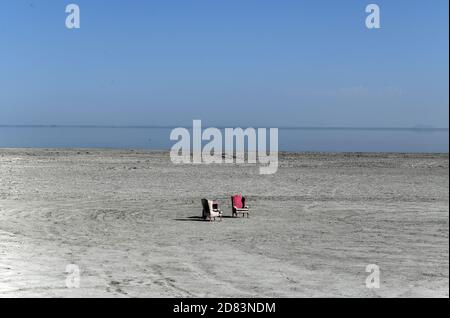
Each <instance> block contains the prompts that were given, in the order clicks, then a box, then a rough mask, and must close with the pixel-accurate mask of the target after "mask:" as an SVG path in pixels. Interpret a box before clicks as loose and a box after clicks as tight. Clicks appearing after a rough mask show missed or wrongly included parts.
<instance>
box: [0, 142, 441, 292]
mask: <svg viewBox="0 0 450 318" xmlns="http://www.w3.org/2000/svg"><path fill="white" fill-rule="evenodd" d="M448 173H449V167H448V154H442V155H438V154H436V155H433V154H331V153H329V154H313V153H309V154H294V153H283V154H280V167H279V170H278V172H277V173H276V174H274V175H260V174H259V172H258V166H256V165H249V164H246V165H217V164H216V165H175V164H173V163H172V162H171V161H170V158H169V153H168V152H156V151H153V152H150V151H138V150H136V151H132V150H97V149H77V150H60V149H59V150H57V149H48V150H46V149H42V150H37V149H0V297H30V296H33V297H34V296H42V297H322V296H325V297H328V296H330V297H416V296H418V297H422V296H423V297H431V296H437V297H448V296H449V176H448ZM238 191H242V192H243V193H244V195H246V196H247V202H248V204H249V205H250V208H251V216H250V218H248V219H247V218H231V217H230V216H231V207H230V195H231V194H233V193H234V192H238ZM203 197H205V198H208V199H218V200H219V202H220V208H221V209H222V210H223V212H224V215H225V216H226V217H225V218H224V219H223V221H222V222H204V221H202V220H201V219H199V218H198V217H199V216H200V215H201V212H202V211H201V202H200V200H201V199H202V198H203ZM69 264H74V265H76V266H78V267H79V269H80V286H79V288H68V287H67V286H66V278H67V275H68V274H67V273H66V267H67V265H69ZM368 264H376V265H377V266H379V268H380V272H381V281H380V288H378V289H368V288H367V287H366V284H365V281H366V277H367V276H368V275H369V273H366V271H365V269H366V266H367V265H368Z"/></svg>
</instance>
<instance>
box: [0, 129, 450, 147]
mask: <svg viewBox="0 0 450 318" xmlns="http://www.w3.org/2000/svg"><path fill="white" fill-rule="evenodd" d="M171 130H172V129H171V128H152V127H62V126H55V127H48V126H45V127H27V126H8V127H5V126H0V148H124V149H157V150H164V149H170V148H171V146H172V145H173V144H174V143H175V141H171V140H170V139H169V136H170V132H171ZM279 148H280V150H281V151H313V152H316V151H317V152H433V153H435V152H440V153H448V148H449V131H448V129H426V128H425V129H400V128H399V129H395V128H390V129H383V128H280V129H279Z"/></svg>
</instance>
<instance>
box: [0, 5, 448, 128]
mask: <svg viewBox="0 0 450 318" xmlns="http://www.w3.org/2000/svg"><path fill="white" fill-rule="evenodd" d="M71 2H73V3H77V4H78V5H79V6H80V8H81V29H79V30H68V29H66V28H65V19H66V15H67V14H66V13H65V6H66V5H67V4H69V3H71ZM369 3H377V4H379V6H380V7H381V24H382V28H381V29H380V30H368V29H366V27H365V23H364V21H365V17H366V13H365V6H366V5H367V4H369ZM0 41H1V44H0V124H101V125H153V124H156V125H189V124H191V123H192V119H202V120H203V121H204V122H205V124H210V125H231V126H237V125H240V126H245V127H246V126H250V125H254V126H258V125H260V126H272V127H277V126H381V127H383V126H397V127H398V126H400V127H409V126H414V125H416V124H423V125H433V126H435V127H448V112H449V96H448V85H449V73H448V68H449V65H448V55H449V51H448V45H449V43H448V1H447V0H433V1H429V0H420V1H418V0H408V1H406V0H405V1H400V0H395V1H392V0H389V1H381V0H378V1H375V0H366V1H360V0H343V1H334V0H333V1H331V0H327V1H324V0H309V1H301V0H295V1H287V0H283V1H275V0H271V1H268V0H177V1H174V0H164V1H162V0H161V1H144V0H133V1H125V0H123V1H118V0H117V1H116V0H73V1H60V0H28V1H23V0H1V1H0Z"/></svg>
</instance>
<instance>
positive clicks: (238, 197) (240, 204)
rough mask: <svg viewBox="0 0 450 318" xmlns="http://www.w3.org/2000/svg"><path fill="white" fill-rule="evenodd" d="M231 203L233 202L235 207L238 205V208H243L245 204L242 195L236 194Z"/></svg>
mask: <svg viewBox="0 0 450 318" xmlns="http://www.w3.org/2000/svg"><path fill="white" fill-rule="evenodd" d="M231 203H232V204H233V207H236V208H238V209H240V208H243V207H244V204H243V202H242V195H240V194H235V195H233V196H232V197H231Z"/></svg>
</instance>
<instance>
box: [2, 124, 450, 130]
mask: <svg viewBox="0 0 450 318" xmlns="http://www.w3.org/2000/svg"><path fill="white" fill-rule="evenodd" d="M205 126H207V125H205ZM0 127H1V128H99V129H108V128H110V129H111V128H115V129H173V128H178V127H180V128H189V127H186V126H183V125H177V126H175V125H173V126H169V125H59V124H33V125H27V124H18V125H15V124H0ZM233 127H234V128H236V126H227V127H225V126H217V127H215V128H218V129H225V128H233ZM248 128H255V127H253V126H249V127H248ZM256 128H278V129H292V130H295V129H298V130H320V129H326V130H430V131H432V130H434V131H445V130H449V128H448V127H447V128H445V127H427V126H424V127H421V126H417V127H416V126H413V127H378V126H367V127H359V126H280V127H270V126H261V127H256Z"/></svg>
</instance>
